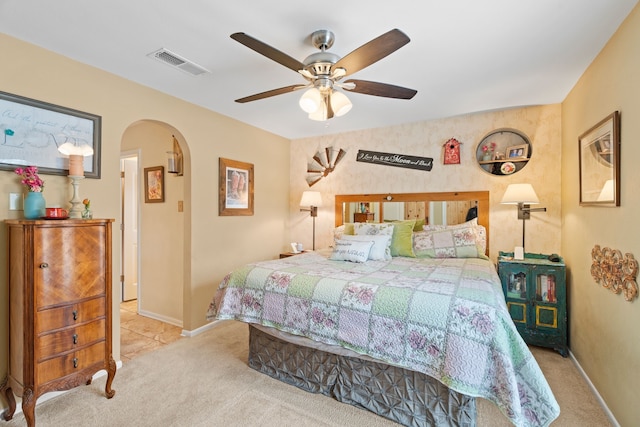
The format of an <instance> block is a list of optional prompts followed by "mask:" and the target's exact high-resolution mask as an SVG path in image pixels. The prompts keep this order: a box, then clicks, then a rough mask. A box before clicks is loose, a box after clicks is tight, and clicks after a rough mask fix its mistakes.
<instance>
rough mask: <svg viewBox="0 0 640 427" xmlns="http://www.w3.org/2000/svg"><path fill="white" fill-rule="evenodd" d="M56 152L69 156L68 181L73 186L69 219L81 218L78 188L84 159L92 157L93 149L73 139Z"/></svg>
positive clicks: (81, 178) (80, 201)
mask: <svg viewBox="0 0 640 427" xmlns="http://www.w3.org/2000/svg"><path fill="white" fill-rule="evenodd" d="M58 151H59V152H60V153H62V154H64V155H66V156H69V179H70V180H71V185H72V186H73V197H72V198H71V200H70V201H69V203H71V209H70V210H69V218H82V199H80V193H79V191H78V187H79V186H80V181H81V180H83V179H84V158H85V157H86V156H91V155H93V148H91V146H90V145H89V144H87V143H85V142H84V141H81V140H76V139H74V140H72V141H67V142H65V143H64V144H62V145H61V146H60V147H58Z"/></svg>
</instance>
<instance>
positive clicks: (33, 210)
mask: <svg viewBox="0 0 640 427" xmlns="http://www.w3.org/2000/svg"><path fill="white" fill-rule="evenodd" d="M15 172H16V174H18V175H20V176H21V177H22V179H21V181H20V182H21V183H22V184H23V185H24V186H25V187H26V188H27V190H28V192H27V195H26V196H25V198H24V217H25V218H26V219H38V218H42V217H44V216H45V214H46V211H45V207H46V205H47V203H46V201H45V200H44V196H43V195H42V191H43V190H44V181H43V180H42V178H40V176H39V175H38V168H37V167H36V166H27V167H25V168H17V169H16V170H15Z"/></svg>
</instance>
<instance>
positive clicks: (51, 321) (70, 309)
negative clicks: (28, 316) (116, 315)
mask: <svg viewBox="0 0 640 427" xmlns="http://www.w3.org/2000/svg"><path fill="white" fill-rule="evenodd" d="M105 305H106V304H105V299H104V298H94V299H91V300H88V301H83V302H81V303H77V304H69V305H65V306H62V307H56V308H50V309H47V310H42V311H38V312H37V313H36V335H40V334H42V333H43V332H47V331H53V330H56V329H61V328H65V327H67V326H73V325H78V324H81V323H86V322H90V321H92V320H95V319H98V318H101V317H104V316H105V313H106V307H105Z"/></svg>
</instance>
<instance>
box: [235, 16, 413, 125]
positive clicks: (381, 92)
mask: <svg viewBox="0 0 640 427" xmlns="http://www.w3.org/2000/svg"><path fill="white" fill-rule="evenodd" d="M231 38H232V39H234V40H235V41H237V42H239V43H242V44H243V45H245V46H247V47H248V48H250V49H253V50H255V51H256V52H258V53H259V54H261V55H264V56H266V57H267V58H269V59H271V60H273V61H275V62H277V63H279V64H281V65H284V66H285V67H287V68H289V69H291V70H293V71H295V72H297V73H299V74H300V75H302V77H304V78H305V79H306V80H307V82H306V83H305V84H296V85H291V86H285V87H281V88H278V89H272V90H268V91H266V92H261V93H257V94H255V95H251V96H246V97H244V98H240V99H236V102H239V103H245V102H251V101H256V100H258V99H264V98H269V97H271V96H276V95H282V94H285V93H289V92H293V91H295V90H299V89H305V88H308V90H307V91H305V93H304V94H303V95H302V97H301V98H300V102H299V104H300V107H301V108H302V109H303V110H304V111H305V112H307V113H309V118H310V119H312V120H321V121H324V120H328V119H331V118H333V117H334V116H335V117H339V116H342V115H344V114H346V113H347V112H348V111H349V110H350V109H351V106H352V105H351V101H349V98H347V96H346V95H345V94H344V93H342V92H340V91H338V90H336V89H337V88H340V89H343V90H346V91H349V92H356V93H361V94H364V95H373V96H382V97H386V98H397V99H411V98H413V96H414V95H415V94H416V93H417V91H416V90H413V89H408V88H405V87H400V86H394V85H390V84H386V83H378V82H372V81H368V80H354V79H349V80H346V81H344V82H341V80H342V79H343V78H344V77H346V76H349V75H351V74H354V73H355V72H357V71H360V70H362V69H363V68H365V67H368V66H369V65H371V64H373V63H375V62H377V61H379V60H381V59H382V58H384V57H385V56H387V55H389V54H391V53H393V52H395V51H396V50H398V49H400V48H401V47H402V46H404V45H405V44H407V43H409V41H410V39H409V37H407V35H406V34H404V33H403V32H402V31H400V30H398V29H393V30H391V31H388V32H386V33H384V34H383V35H381V36H379V37H377V38H375V39H373V40H371V41H370V42H368V43H365V44H364V45H362V46H360V47H359V48H357V49H356V50H354V51H353V52H351V53H349V54H348V55H346V56H344V57H342V58H340V57H339V56H338V55H336V54H334V53H332V52H327V50H328V49H329V48H330V47H331V46H333V42H334V40H335V36H334V34H333V33H332V32H331V31H329V30H318V31H314V32H313V33H312V34H311V42H312V44H313V46H315V47H316V48H318V49H320V52H316V53H313V54H311V55H309V56H308V57H307V58H306V59H305V60H304V61H302V62H300V61H298V60H297V59H294V58H292V57H290V56H289V55H287V54H285V53H283V52H281V51H279V50H277V49H275V48H273V47H271V46H269V45H267V44H265V43H263V42H261V41H260V40H257V39H255V38H253V37H251V36H249V35H247V34H245V33H234V34H231Z"/></svg>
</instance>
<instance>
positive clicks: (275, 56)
mask: <svg viewBox="0 0 640 427" xmlns="http://www.w3.org/2000/svg"><path fill="white" fill-rule="evenodd" d="M231 38H232V39H234V40H235V41H237V42H239V43H242V44H243V45H245V46H246V47H248V48H249V49H253V50H255V51H256V52H258V53H259V54H260V55H263V56H266V57H267V58H269V59H271V60H273V61H276V62H277V63H278V64H281V65H284V66H285V67H287V68H289V69H291V70H293V71H295V72H296V73H297V72H298V70H302V69H304V64H303V63H302V62H300V61H298V60H297V59H295V58H292V57H290V56H289V55H287V54H286V53H283V52H281V51H279V50H278V49H276V48H273V47H271V46H269V45H268V44H265V43H263V42H261V41H260V40H258V39H255V38H253V37H251V36H250V35H248V34H245V33H233V34H231Z"/></svg>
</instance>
